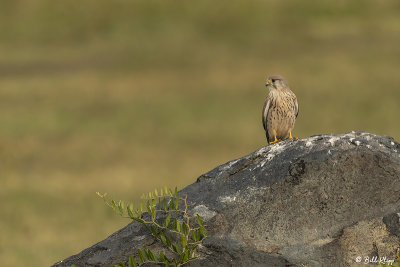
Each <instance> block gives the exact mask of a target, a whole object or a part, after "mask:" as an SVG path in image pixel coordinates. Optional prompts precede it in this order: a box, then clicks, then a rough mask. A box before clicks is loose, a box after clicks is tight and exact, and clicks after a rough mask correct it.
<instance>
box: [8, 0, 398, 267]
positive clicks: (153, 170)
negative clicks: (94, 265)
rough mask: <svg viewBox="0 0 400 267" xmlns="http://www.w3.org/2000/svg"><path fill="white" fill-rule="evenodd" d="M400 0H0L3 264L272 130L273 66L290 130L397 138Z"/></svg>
mask: <svg viewBox="0 0 400 267" xmlns="http://www.w3.org/2000/svg"><path fill="white" fill-rule="evenodd" d="M399 13H400V2H399V1H397V0H386V1H379V3H378V1H375V0H357V1H334V0H332V1H324V0H322V1H311V0H309V1H294V0H292V1H278V0H274V1H261V0H250V1H233V0H230V1H211V0H203V1H166V0H143V1H136V0H129V1H128V0H113V1H108V0H91V1H89V0H83V1H73V0H59V1H54V0H49V1H42V0H38V1H19V0H2V1H1V2H0V185H1V186H0V199H1V201H0V265H2V266H48V265H50V264H52V263H54V262H56V261H58V260H61V259H63V258H65V257H67V256H69V255H71V254H75V253H78V252H79V251H81V250H82V249H84V248H86V247H88V246H90V245H92V244H93V243H95V242H97V241H100V240H101V239H104V238H105V237H107V236H108V235H109V234H111V233H112V232H114V231H115V230H117V229H118V228H120V227H122V226H123V225H125V224H127V223H128V221H127V220H124V219H122V218H119V217H118V216H117V215H114V214H113V212H112V211H111V210H110V209H109V208H107V207H106V206H105V205H104V204H103V202H102V200H101V199H100V198H98V197H97V196H96V194H95V192H96V191H100V192H108V194H109V195H111V196H112V197H114V198H116V199H124V200H135V199H137V198H138V196H140V195H141V193H143V192H146V191H149V190H152V189H153V188H155V187H158V188H160V187H161V186H164V185H167V186H170V187H175V185H177V186H178V187H179V188H182V187H184V186H186V185H188V184H190V183H192V182H194V181H195V179H196V178H197V177H198V176H199V175H201V174H202V173H204V172H206V171H208V170H210V169H212V168H213V167H215V166H217V165H219V164H222V163H224V162H226V161H228V160H231V159H234V158H238V157H240V156H243V155H245V154H248V153H250V152H252V151H254V150H255V149H257V148H259V147H261V146H264V145H266V141H265V136H264V131H263V128H262V124H261V108H262V105H263V102H264V98H265V96H266V94H267V89H266V88H265V86H264V83H265V78H266V77H267V76H268V75H270V74H280V75H283V76H284V77H286V78H287V80H288V81H289V84H290V85H291V87H292V90H293V91H294V92H295V93H296V95H297V97H298V100H299V105H300V114H299V117H298V120H297V122H296V128H295V131H294V134H295V135H296V136H298V137H300V138H303V137H307V136H310V135H314V134H321V133H344V132H348V131H351V130H364V131H369V132H372V133H376V134H381V135H391V136H393V137H395V138H396V139H397V140H398V139H399V138H400V124H399V115H400V105H399V101H400V75H399V69H400V16H399Z"/></svg>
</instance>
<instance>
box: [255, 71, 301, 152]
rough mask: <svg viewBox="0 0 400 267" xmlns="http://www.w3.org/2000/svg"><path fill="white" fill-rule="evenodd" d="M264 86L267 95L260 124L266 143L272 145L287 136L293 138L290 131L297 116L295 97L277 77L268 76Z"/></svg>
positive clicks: (297, 107)
mask: <svg viewBox="0 0 400 267" xmlns="http://www.w3.org/2000/svg"><path fill="white" fill-rule="evenodd" d="M265 85H266V86H267V87H268V89H269V93H268V96H267V98H266V99H265V103H264V107H263V111H262V122H263V126H264V130H265V135H266V136H267V141H268V143H269V144H274V143H276V142H279V141H281V140H283V139H285V138H286V137H287V136H288V135H289V138H293V136H292V130H293V128H294V122H295V120H296V118H297V115H298V114H299V105H298V103H297V98H296V95H295V94H294V93H293V92H292V91H291V90H290V88H289V85H288V83H287V82H286V80H285V79H284V78H283V77H282V76H279V75H272V76H269V77H268V78H267V83H266V84H265Z"/></svg>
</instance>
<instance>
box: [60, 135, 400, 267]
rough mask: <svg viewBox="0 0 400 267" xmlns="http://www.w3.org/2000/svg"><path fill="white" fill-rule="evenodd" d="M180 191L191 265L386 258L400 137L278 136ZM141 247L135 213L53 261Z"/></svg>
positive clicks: (145, 241) (393, 239)
mask: <svg viewBox="0 0 400 267" xmlns="http://www.w3.org/2000/svg"><path fill="white" fill-rule="evenodd" d="M180 194H182V195H186V194H187V195H188V199H189V200H190V201H191V202H192V203H193V206H192V209H191V212H192V213H198V214H199V215H201V216H202V217H203V218H204V219H205V223H206V225H207V230H208V237H207V238H206V240H205V241H204V242H203V245H202V246H201V247H200V248H199V249H198V253H199V254H200V258H199V259H198V260H196V261H193V262H191V263H190V266H302V264H304V265H307V266H361V265H363V264H362V263H363V262H364V261H365V260H366V259H367V258H366V257H369V259H372V257H374V256H378V260H379V258H380V257H386V260H394V259H396V251H397V248H398V247H400V220H399V217H400V144H398V143H396V142H395V141H394V140H393V139H392V138H390V137H382V136H377V135H372V134H368V133H360V132H351V133H348V134H343V135H318V136H312V137H309V138H306V139H301V140H298V141H292V140H286V141H283V142H280V143H277V144H274V145H270V146H267V147H263V148H260V149H258V150H257V151H255V152H254V153H252V154H250V155H248V156H245V157H243V158H240V159H237V160H233V161H230V162H228V163H226V164H223V165H221V166H218V167H217V168H215V169H213V170H211V171H210V172H208V173H206V174H204V175H202V176H200V177H199V178H198V179H197V181H196V182H195V183H193V184H191V185H189V186H188V187H186V188H184V189H183V190H181V191H180ZM140 247H151V248H152V249H155V250H157V248H158V249H160V248H161V247H159V244H158V243H155V242H154V240H153V238H152V237H151V236H150V235H148V234H147V232H146V230H145V229H144V228H143V227H142V226H141V225H140V224H138V223H136V222H133V223H131V224H129V225H128V226H126V227H124V228H123V229H121V230H120V231H118V232H116V233H114V234H113V235H111V236H110V237H108V238H107V239H105V240H103V241H101V242H99V243H98V244H96V245H94V246H92V247H90V248H88V249H86V250H84V251H82V252H81V253H79V254H77V255H74V256H71V257H69V258H67V259H65V260H64V261H61V262H59V263H56V264H55V266H69V265H72V264H75V265H76V266H112V265H113V264H116V263H119V262H120V261H126V259H127V257H128V255H130V254H132V253H134V252H135V251H136V250H137V248H140ZM358 257H360V258H358ZM358 260H361V261H362V262H361V263H357V262H356V261H358Z"/></svg>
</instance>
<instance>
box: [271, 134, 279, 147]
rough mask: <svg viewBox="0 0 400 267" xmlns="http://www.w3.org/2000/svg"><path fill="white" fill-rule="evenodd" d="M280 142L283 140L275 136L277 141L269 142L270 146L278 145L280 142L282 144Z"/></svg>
mask: <svg viewBox="0 0 400 267" xmlns="http://www.w3.org/2000/svg"><path fill="white" fill-rule="evenodd" d="M280 141H281V139H277V138H276V136H275V140H274V141H271V142H269V144H270V145H272V144H275V143H278V142H280Z"/></svg>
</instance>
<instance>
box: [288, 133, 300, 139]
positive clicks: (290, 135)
mask: <svg viewBox="0 0 400 267" xmlns="http://www.w3.org/2000/svg"><path fill="white" fill-rule="evenodd" d="M289 138H290V139H294V140H296V141H297V140H299V138H297V137H293V136H292V132H289Z"/></svg>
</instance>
